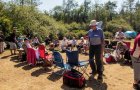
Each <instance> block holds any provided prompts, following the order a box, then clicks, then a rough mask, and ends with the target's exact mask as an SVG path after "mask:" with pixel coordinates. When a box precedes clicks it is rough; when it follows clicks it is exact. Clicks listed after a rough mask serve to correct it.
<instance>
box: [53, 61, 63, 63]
mask: <svg viewBox="0 0 140 90" xmlns="http://www.w3.org/2000/svg"><path fill="white" fill-rule="evenodd" d="M54 62H56V63H62V61H61V62H57V61H55V60H54Z"/></svg>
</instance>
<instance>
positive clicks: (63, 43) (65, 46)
mask: <svg viewBox="0 0 140 90" xmlns="http://www.w3.org/2000/svg"><path fill="white" fill-rule="evenodd" d="M67 46H68V40H67V38H66V37H64V38H63V40H62V42H61V49H62V51H65V50H66V49H67Z"/></svg>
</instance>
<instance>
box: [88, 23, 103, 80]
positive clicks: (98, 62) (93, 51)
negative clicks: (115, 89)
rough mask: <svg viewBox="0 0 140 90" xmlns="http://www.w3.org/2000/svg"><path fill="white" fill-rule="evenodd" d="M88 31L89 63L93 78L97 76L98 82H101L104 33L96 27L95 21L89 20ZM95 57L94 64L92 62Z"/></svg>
mask: <svg viewBox="0 0 140 90" xmlns="http://www.w3.org/2000/svg"><path fill="white" fill-rule="evenodd" d="M89 27H90V28H91V29H90V30H89V31H88V37H89V63H90V67H91V69H92V72H91V74H92V75H93V76H95V75H96V73H97V74H98V78H97V79H98V80H103V61H102V60H103V50H104V33H103V30H101V28H98V27H97V22H96V20H91V22H90V25H89ZM94 57H95V62H94Z"/></svg>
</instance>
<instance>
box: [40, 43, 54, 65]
mask: <svg viewBox="0 0 140 90" xmlns="http://www.w3.org/2000/svg"><path fill="white" fill-rule="evenodd" d="M38 50H39V57H40V60H41V61H43V62H44V63H47V64H50V65H51V61H52V55H51V54H46V53H45V46H44V45H39V48H38ZM46 60H48V62H47V61H46ZM49 62H50V63H49Z"/></svg>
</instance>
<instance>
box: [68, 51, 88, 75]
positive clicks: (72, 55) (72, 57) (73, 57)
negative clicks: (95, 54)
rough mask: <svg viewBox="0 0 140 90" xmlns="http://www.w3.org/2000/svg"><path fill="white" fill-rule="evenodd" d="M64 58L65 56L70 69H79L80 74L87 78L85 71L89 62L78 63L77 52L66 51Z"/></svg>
mask: <svg viewBox="0 0 140 90" xmlns="http://www.w3.org/2000/svg"><path fill="white" fill-rule="evenodd" d="M66 56H67V62H68V64H69V65H70V66H71V67H72V68H75V69H77V68H78V71H79V69H81V71H82V74H86V75H87V76H89V75H88V74H87V72H86V69H87V67H88V65H89V61H79V53H78V51H69V50H66Z"/></svg>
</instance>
